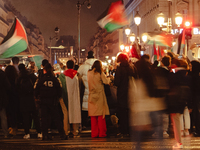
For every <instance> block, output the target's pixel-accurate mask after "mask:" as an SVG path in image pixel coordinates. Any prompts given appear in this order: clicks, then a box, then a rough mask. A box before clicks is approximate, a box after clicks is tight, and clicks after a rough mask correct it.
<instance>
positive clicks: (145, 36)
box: [142, 34, 148, 43]
mask: <svg viewBox="0 0 200 150" xmlns="http://www.w3.org/2000/svg"><path fill="white" fill-rule="evenodd" d="M147 39H148V36H147V35H146V34H144V35H143V36H142V41H143V42H144V43H145V42H146V41H147Z"/></svg>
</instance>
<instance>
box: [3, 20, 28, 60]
mask: <svg viewBox="0 0 200 150" xmlns="http://www.w3.org/2000/svg"><path fill="white" fill-rule="evenodd" d="M27 47H28V40H27V36H26V31H25V29H24V27H23V25H22V23H21V22H20V21H19V20H18V19H17V18H15V21H14V23H13V25H12V27H11V29H10V31H9V32H8V34H7V35H6V37H5V38H4V39H3V41H2V43H1V45H0V58H8V57H12V56H15V55H16V54H18V53H20V52H22V51H24V50H26V49H27Z"/></svg>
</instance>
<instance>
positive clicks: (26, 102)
mask: <svg viewBox="0 0 200 150" xmlns="http://www.w3.org/2000/svg"><path fill="white" fill-rule="evenodd" d="M25 78H28V79H29V80H30V81H31V82H32V87H30V89H31V92H30V93H29V94H27V93H25V92H24V89H21V88H20V85H21V81H22V80H23V79H25ZM36 80H37V77H36V76H35V75H34V74H33V73H32V74H29V73H28V71H26V72H23V73H20V74H19V77H18V78H17V79H16V87H17V90H18V93H19V99H20V111H22V112H24V111H33V110H35V109H36V106H35V98H34V88H33V87H34V84H35V82H36Z"/></svg>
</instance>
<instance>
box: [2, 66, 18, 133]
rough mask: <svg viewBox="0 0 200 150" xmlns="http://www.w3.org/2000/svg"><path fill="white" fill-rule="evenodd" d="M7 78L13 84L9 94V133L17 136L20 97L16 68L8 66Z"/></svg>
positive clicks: (6, 70)
mask: <svg viewBox="0 0 200 150" xmlns="http://www.w3.org/2000/svg"><path fill="white" fill-rule="evenodd" d="M5 73H6V77H7V78H8V80H9V82H10V84H11V90H10V92H9V95H8V98H9V102H8V107H7V115H8V122H9V125H10V128H9V133H10V134H12V135H14V136H15V135H16V133H17V126H18V121H19V118H20V117H19V114H20V113H19V95H18V92H17V89H16V84H15V81H16V78H17V76H18V74H17V70H16V69H15V67H14V66H11V65H8V66H7V67H6V69H5Z"/></svg>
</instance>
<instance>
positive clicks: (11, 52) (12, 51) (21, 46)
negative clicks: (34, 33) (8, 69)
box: [0, 40, 27, 58]
mask: <svg viewBox="0 0 200 150" xmlns="http://www.w3.org/2000/svg"><path fill="white" fill-rule="evenodd" d="M26 49H27V43H26V41H25V40H19V41H18V42H17V43H15V44H14V45H13V46H11V47H9V48H8V49H7V50H6V51H5V52H4V53H3V54H2V55H0V58H8V57H12V56H15V55H16V54H18V53H21V52H22V51H24V50H26Z"/></svg>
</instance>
